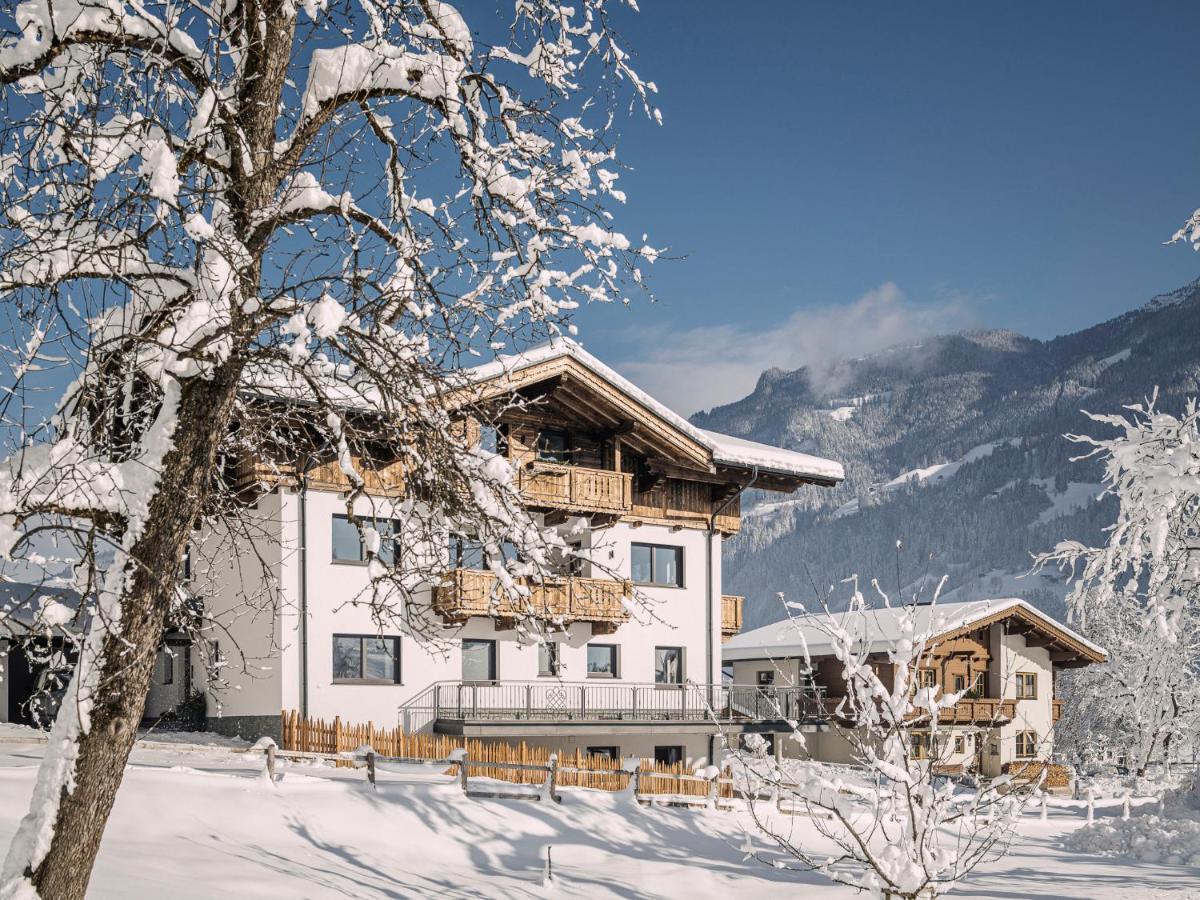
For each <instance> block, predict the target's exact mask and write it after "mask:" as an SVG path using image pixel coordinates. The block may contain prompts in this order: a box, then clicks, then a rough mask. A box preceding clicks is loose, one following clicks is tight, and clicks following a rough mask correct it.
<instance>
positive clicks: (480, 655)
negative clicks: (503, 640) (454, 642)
mask: <svg viewBox="0 0 1200 900" xmlns="http://www.w3.org/2000/svg"><path fill="white" fill-rule="evenodd" d="M462 680H463V681H495V680H496V642H495V641H479V640H464V641H463V642H462Z"/></svg>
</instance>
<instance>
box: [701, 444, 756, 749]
mask: <svg viewBox="0 0 1200 900" xmlns="http://www.w3.org/2000/svg"><path fill="white" fill-rule="evenodd" d="M756 481H758V466H754V467H753V468H752V469H751V470H750V480H749V481H747V482H746V483H745V484H743V485H742V486H741V487H739V488H738V489H737V490H736V491H734V493H733V494H732V495H730V496H729V497H727V498H726V499H725V501H724V502H723V503H721V505H720V506H718V507H717V508H716V509H714V510H713V513H712V515H711V516H709V519H708V540H707V541H706V542H705V568H706V575H707V577H706V578H705V579H704V585H705V590H706V592H707V595H708V602H707V603H705V604H704V624H705V629H704V659H705V664H706V665H707V668H706V670H705V678H706V679H707V680H708V705H709V708H710V709H711V708H712V705H713V685H712V674H713V599H714V597H713V540H714V539H715V538H716V536H717V516H719V515H720V514H721V513H723V512H724V511H725V510H726V509H727V508H728V507H729V505H730V504H731V503H733V501H734V500H736V499H737V498H738V497H740V496H742V494H743V493H744V492H745V491H746V490H747V489H748V488H749V487H750V486H751V485H752V484H754V482H756ZM718 677H719V676H718ZM708 764H709V765H710V766H715V765H716V764H717V736H716V734H713V736H712V737H710V738H709V739H708Z"/></svg>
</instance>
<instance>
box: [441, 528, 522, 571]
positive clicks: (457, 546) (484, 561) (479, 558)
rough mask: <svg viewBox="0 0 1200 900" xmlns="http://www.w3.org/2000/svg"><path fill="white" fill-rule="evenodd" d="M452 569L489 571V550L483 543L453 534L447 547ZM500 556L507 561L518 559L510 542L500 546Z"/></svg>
mask: <svg viewBox="0 0 1200 900" xmlns="http://www.w3.org/2000/svg"><path fill="white" fill-rule="evenodd" d="M447 551H448V553H449V560H450V568H452V569H489V568H491V566H489V565H488V555H487V550H486V549H485V548H484V546H483V542H482V541H480V540H478V539H477V538H473V537H469V536H467V535H464V534H452V535H450V540H449V543H448V545H447ZM500 555H501V556H502V557H503V558H504V559H505V560H509V559H516V557H517V549H516V547H514V546H513V545H512V544H511V543H509V542H508V541H505V542H504V543H503V544H501V545H500Z"/></svg>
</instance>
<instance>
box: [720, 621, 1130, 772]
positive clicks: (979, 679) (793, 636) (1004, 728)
mask: <svg viewBox="0 0 1200 900" xmlns="http://www.w3.org/2000/svg"><path fill="white" fill-rule="evenodd" d="M902 619H903V613H902V611H901V610H898V609H895V608H880V609H870V610H866V611H864V613H863V616H862V619H861V622H860V623H859V624H858V625H857V626H856V627H857V628H858V629H859V630H858V631H857V632H856V634H857V639H858V640H859V641H860V642H862V643H863V644H865V646H862V645H859V646H856V648H855V649H856V651H858V652H866V653H867V654H868V656H867V660H868V662H869V663H870V664H871V665H872V667H873V668H874V669H875V671H876V673H877V674H878V675H879V677H880V680H881V681H882V683H883V684H884V686H885V687H889V688H890V686H891V685H892V683H893V672H894V667H893V664H892V663H891V662H890V661H889V658H888V653H889V651H895V650H898V649H899V647H898V644H899V642H900V641H902V640H904V639H905V637H906V634H905V630H904V628H903V627H902ZM913 624H914V625H915V632H914V633H915V634H917V635H928V638H927V640H926V642H925V652H924V653H923V654H922V656H921V659H920V664H919V669H918V672H917V675H916V683H917V684H918V685H919V686H921V687H933V688H937V689H938V690H939V692H940V693H944V694H958V695H961V696H960V699H959V700H958V702H957V703H956V704H954V705H953V706H952V707H949V708H946V709H943V710H941V711H940V712H939V716H938V727H937V729H936V733H931V730H930V729H926V728H920V727H915V728H914V729H913V731H912V733H911V738H912V742H913V751H914V754H913V755H914V756H918V757H920V756H928V757H930V758H933V759H935V760H936V762H937V764H938V765H940V766H942V767H943V768H944V769H945V770H946V771H947V772H962V771H976V772H980V773H982V774H984V775H987V776H997V775H1000V774H1002V772H1004V771H1005V769H1006V767H1009V766H1011V765H1012V764H1014V763H1021V762H1029V761H1035V760H1042V761H1045V760H1048V759H1049V758H1050V756H1051V754H1052V753H1053V749H1054V724H1055V723H1056V722H1057V721H1058V719H1059V716H1060V714H1061V701H1059V700H1057V699H1055V693H1054V683H1055V676H1056V674H1057V673H1058V672H1059V671H1060V670H1062V669H1068V668H1078V667H1081V666H1086V665H1091V664H1092V663H1101V662H1104V661H1105V660H1106V658H1107V657H1106V654H1105V651H1104V650H1103V648H1101V647H1098V646H1096V645H1095V644H1093V643H1092V642H1090V641H1089V640H1087V639H1086V638H1084V637H1083V636H1081V635H1079V634H1078V633H1076V632H1075V631H1073V630H1071V629H1070V628H1068V627H1067V626H1065V625H1063V624H1062V623H1060V622H1057V621H1055V620H1054V619H1052V618H1051V617H1049V616H1047V615H1046V614H1045V613H1043V612H1041V611H1040V610H1038V609H1037V608H1035V607H1033V606H1031V605H1030V604H1028V603H1026V602H1025V601H1024V600H1019V599H1005V600H980V601H966V602H956V603H937V604H930V605H928V606H925V607H922V608H921V609H920V610H919V615H918V616H917V617H916V621H915V623H913ZM805 648H807V655H806V653H805ZM722 656H723V658H724V661H725V665H726V666H727V667H728V668H729V669H731V670H732V673H733V681H734V682H735V683H738V684H754V685H757V686H758V687H759V689H760V697H759V700H758V702H759V704H760V705H761V706H763V707H777V708H779V709H781V710H783V711H784V712H785V713H789V715H788V716H787V718H791V719H793V720H797V719H801V720H802V719H804V718H805V717H806V716H807V717H809V718H812V717H813V710H814V709H815V710H816V711H817V714H816V715H817V716H818V717H824V718H826V719H827V720H829V721H831V722H836V720H837V716H836V712H837V710H838V707H839V704H841V702H842V698H843V697H844V696H845V693H846V683H845V679H844V676H843V666H842V663H841V662H839V661H838V659H837V657H836V656H835V654H834V650H833V646H832V645H831V638H830V635H829V632H828V629H827V628H826V627H825V625H824V624H823V614H808V615H798V616H794V617H792V618H790V619H788V620H784V621H782V622H777V623H775V624H773V625H767V626H764V627H762V628H757V629H755V630H753V631H748V632H745V633H744V634H739V635H737V636H735V637H733V638H732V639H730V640H729V641H728V642H727V643H726V644H725V645H724V647H723V648H722ZM806 659H807V660H808V661H810V662H809V663H806ZM800 707H803V708H800ZM793 709H795V710H797V711H796V712H794V713H790V712H789V711H790V710H793ZM850 727H852V723H849V722H847V723H844V726H843V727H828V728H821V729H818V730H817V731H816V733H813V734H809V735H806V737H805V745H806V749H805V751H803V752H805V753H807V754H808V755H809V756H811V757H812V758H815V759H819V760H823V761H826V762H841V763H848V762H852V760H851V759H850V756H849V754H850V742H849V741H847V739H846V728H850ZM790 730H791V729H790V727H789V726H788V724H787V723H786V722H780V723H779V727H777V728H776V729H775V735H774V742H775V751H776V753H777V754H779V755H787V756H795V755H798V754H799V753H800V752H801V751H800V749H799V744H798V743H797V742H795V741H791V740H788V739H787V735H788V733H790ZM768 732H769V729H768Z"/></svg>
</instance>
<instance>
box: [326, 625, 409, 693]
mask: <svg viewBox="0 0 1200 900" xmlns="http://www.w3.org/2000/svg"><path fill="white" fill-rule="evenodd" d="M333 680H334V682H335V683H341V684H347V683H359V684H399V683H400V638H398V637H378V636H376V635H365V634H335V635H334V636H333Z"/></svg>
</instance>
